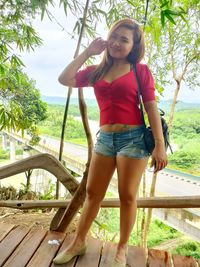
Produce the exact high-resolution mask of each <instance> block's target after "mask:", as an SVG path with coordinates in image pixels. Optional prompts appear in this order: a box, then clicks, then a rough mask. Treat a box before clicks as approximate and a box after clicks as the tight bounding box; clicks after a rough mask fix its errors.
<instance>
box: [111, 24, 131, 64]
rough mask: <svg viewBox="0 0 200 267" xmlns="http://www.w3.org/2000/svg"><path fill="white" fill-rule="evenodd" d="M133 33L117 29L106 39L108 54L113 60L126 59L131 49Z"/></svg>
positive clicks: (121, 28)
mask: <svg viewBox="0 0 200 267" xmlns="http://www.w3.org/2000/svg"><path fill="white" fill-rule="evenodd" d="M133 43H134V42H133V31H132V30H130V29H128V28H126V27H123V26H121V27H119V28H117V29H116V30H115V31H113V32H112V33H111V35H110V37H109V38H108V53H109V55H110V56H111V57H112V58H114V59H126V58H127V56H128V55H129V53H130V52H131V51H132V48H133Z"/></svg>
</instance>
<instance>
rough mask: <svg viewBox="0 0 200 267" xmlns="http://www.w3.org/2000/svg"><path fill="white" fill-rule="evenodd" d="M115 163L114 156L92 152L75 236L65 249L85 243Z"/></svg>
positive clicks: (75, 247) (71, 248)
mask: <svg viewBox="0 0 200 267" xmlns="http://www.w3.org/2000/svg"><path fill="white" fill-rule="evenodd" d="M115 165H116V159H115V158H112V157H105V156H102V155H98V154H93V156H92V160H91V164H90V170H89V174H88V181H87V186H86V200H85V203H84V206H83V212H82V214H81V217H80V220H79V225H78V228H77V231H76V234H75V238H74V240H73V242H72V243H71V244H70V246H69V247H68V248H67V251H69V250H70V251H71V250H74V249H77V247H81V246H83V244H84V243H85V238H86V235H87V232H88V230H89V228H90V226H91V224H92V222H93V220H94V219H95V217H96V215H97V213H98V211H99V208H100V204H101V201H102V199H103V198H104V195H105V193H106V190H107V187H108V185H109V182H110V180H111V178H112V175H113V173H114V170H115Z"/></svg>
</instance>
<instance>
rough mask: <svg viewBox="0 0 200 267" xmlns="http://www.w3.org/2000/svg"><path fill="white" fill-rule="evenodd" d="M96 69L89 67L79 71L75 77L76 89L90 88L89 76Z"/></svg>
mask: <svg viewBox="0 0 200 267" xmlns="http://www.w3.org/2000/svg"><path fill="white" fill-rule="evenodd" d="M94 69H95V66H88V67H86V68H85V69H83V70H79V71H78V72H77V73H76V75H75V80H76V86H75V87H87V86H89V74H90V73H91V71H93V70H94Z"/></svg>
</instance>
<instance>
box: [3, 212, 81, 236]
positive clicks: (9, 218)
mask: <svg viewBox="0 0 200 267" xmlns="http://www.w3.org/2000/svg"><path fill="white" fill-rule="evenodd" d="M56 211H57V209H50V210H37V211H36V210H28V211H22V210H17V209H10V208H0V223H5V224H6V223H8V224H15V225H27V226H41V227H42V228H44V229H46V230H49V226H50V223H51V220H52V219H53V216H54V215H55V213H56ZM76 225H77V219H74V220H73V221H72V223H71V224H70V225H69V227H68V228H67V231H66V233H72V232H74V231H75V228H76Z"/></svg>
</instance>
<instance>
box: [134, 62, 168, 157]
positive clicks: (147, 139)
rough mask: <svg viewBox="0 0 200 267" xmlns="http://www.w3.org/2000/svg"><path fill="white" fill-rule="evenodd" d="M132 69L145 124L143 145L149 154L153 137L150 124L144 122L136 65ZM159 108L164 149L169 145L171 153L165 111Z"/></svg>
mask: <svg viewBox="0 0 200 267" xmlns="http://www.w3.org/2000/svg"><path fill="white" fill-rule="evenodd" d="M133 71H134V73H135V77H136V82H137V89H138V90H137V93H138V99H139V102H140V111H141V115H142V121H143V124H144V126H145V129H144V142H145V146H146V148H147V150H148V152H149V154H151V153H152V152H153V150H154V147H155V140H154V137H153V133H152V130H151V127H150V126H148V127H147V126H146V123H145V119H144V111H143V105H142V100H141V92H140V83H139V79H138V75H137V71H136V66H135V65H133ZM159 110H160V119H161V124H162V132H163V136H164V142H165V149H166V150H167V148H168V147H169V148H170V150H171V153H173V151H172V148H171V145H170V143H169V129H168V125H167V123H166V121H165V119H164V115H165V112H164V111H163V110H161V109H159Z"/></svg>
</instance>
